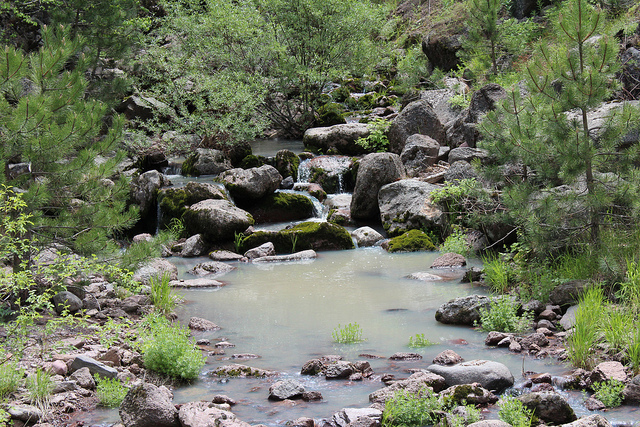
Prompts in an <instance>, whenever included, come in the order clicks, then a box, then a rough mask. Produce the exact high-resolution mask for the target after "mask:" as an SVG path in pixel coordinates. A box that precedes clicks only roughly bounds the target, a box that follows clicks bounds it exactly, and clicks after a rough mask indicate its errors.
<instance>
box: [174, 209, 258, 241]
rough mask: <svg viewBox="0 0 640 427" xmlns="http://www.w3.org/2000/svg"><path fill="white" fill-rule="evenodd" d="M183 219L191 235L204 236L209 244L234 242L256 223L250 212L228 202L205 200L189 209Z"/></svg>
mask: <svg viewBox="0 0 640 427" xmlns="http://www.w3.org/2000/svg"><path fill="white" fill-rule="evenodd" d="M183 218H184V223H185V226H186V228H187V231H188V232H189V234H192V235H193V234H202V236H203V237H204V239H205V240H206V241H207V242H209V243H213V242H218V241H228V240H232V239H233V238H234V236H235V235H236V233H241V232H243V231H245V230H246V229H247V228H248V227H249V226H251V225H253V224H254V223H255V221H254V219H253V217H252V216H251V215H250V214H249V213H248V212H246V211H243V210H242V209H240V208H238V207H236V206H234V205H233V204H231V202H229V201H228V200H213V199H207V200H203V201H201V202H198V203H196V204H194V205H191V206H190V207H189V208H187V209H186V210H185V212H184V215H183ZM256 246H257V245H256Z"/></svg>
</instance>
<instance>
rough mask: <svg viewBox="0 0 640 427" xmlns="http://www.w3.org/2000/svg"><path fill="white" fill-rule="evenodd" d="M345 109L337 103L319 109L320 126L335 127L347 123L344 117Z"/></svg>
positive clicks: (318, 123) (318, 121) (318, 122)
mask: <svg viewBox="0 0 640 427" xmlns="http://www.w3.org/2000/svg"><path fill="white" fill-rule="evenodd" d="M343 112H344V108H343V107H342V105H340V104H337V103H335V102H330V103H328V104H324V105H323V106H322V107H320V108H318V119H317V120H316V123H317V125H318V126H333V125H340V124H344V123H347V121H346V120H345V119H344V117H343V115H342V114H343Z"/></svg>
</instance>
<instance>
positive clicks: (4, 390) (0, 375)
mask: <svg viewBox="0 0 640 427" xmlns="http://www.w3.org/2000/svg"><path fill="white" fill-rule="evenodd" d="M1 357H2V358H3V360H1V361H0V362H4V363H2V364H0V401H2V400H4V398H5V397H7V396H8V395H9V394H11V393H13V392H14V391H16V390H17V389H18V387H20V386H21V385H22V378H23V376H24V372H23V371H22V369H20V368H18V364H17V363H9V362H8V361H6V360H5V355H4V354H3V355H2V356H1Z"/></svg>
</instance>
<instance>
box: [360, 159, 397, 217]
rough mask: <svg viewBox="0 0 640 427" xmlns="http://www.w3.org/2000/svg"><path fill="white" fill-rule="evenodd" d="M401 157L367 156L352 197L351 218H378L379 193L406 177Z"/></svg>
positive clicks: (361, 166) (363, 160)
mask: <svg viewBox="0 0 640 427" xmlns="http://www.w3.org/2000/svg"><path fill="white" fill-rule="evenodd" d="M405 175H406V174H405V170H404V166H403V165H402V162H401V161H400V156H398V155H397V154H392V153H372V154H367V155H366V156H365V157H364V158H363V159H362V160H361V161H360V166H359V168H358V176H357V177H356V185H355V188H354V190H353V195H352V197H351V216H352V217H353V218H357V219H372V218H375V217H377V216H378V214H379V213H380V208H379V206H378V191H380V188H382V186H384V185H385V184H389V183H391V182H394V181H396V180H398V179H401V178H404V177H405Z"/></svg>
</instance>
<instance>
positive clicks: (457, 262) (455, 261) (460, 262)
mask: <svg viewBox="0 0 640 427" xmlns="http://www.w3.org/2000/svg"><path fill="white" fill-rule="evenodd" d="M465 265H467V259H466V258H465V257H464V256H462V255H460V254H456V253H453V252H447V253H444V254H442V255H440V256H439V257H438V258H436V259H435V260H433V263H432V264H431V268H462V267H464V266H465Z"/></svg>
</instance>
